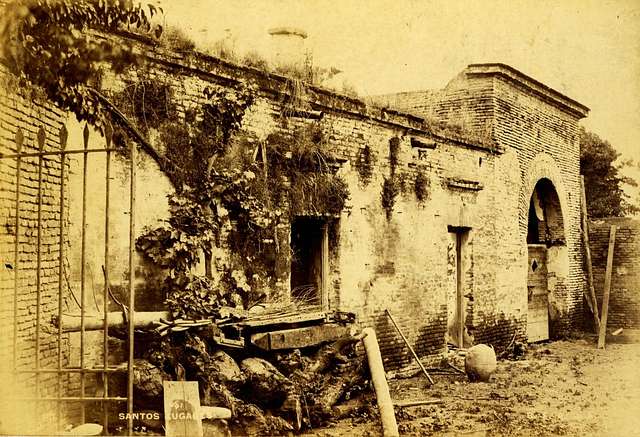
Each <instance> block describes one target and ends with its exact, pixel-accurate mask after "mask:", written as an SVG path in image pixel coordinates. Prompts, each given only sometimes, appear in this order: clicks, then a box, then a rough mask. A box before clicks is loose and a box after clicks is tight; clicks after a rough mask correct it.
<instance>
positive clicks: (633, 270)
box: [585, 218, 640, 330]
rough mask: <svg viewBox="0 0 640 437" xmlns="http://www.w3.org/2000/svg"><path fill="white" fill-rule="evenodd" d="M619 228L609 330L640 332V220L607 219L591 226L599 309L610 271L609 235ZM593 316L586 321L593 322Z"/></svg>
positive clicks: (592, 254)
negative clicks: (614, 226) (606, 277)
mask: <svg viewBox="0 0 640 437" xmlns="http://www.w3.org/2000/svg"><path fill="white" fill-rule="evenodd" d="M611 225H616V226H617V227H618V229H617V230H616V241H615V246H614V252H613V270H612V275H611V292H610V295H609V314H608V316H607V328H609V329H610V330H612V329H616V328H631V329H639V328H640V220H638V219H632V218H607V219H603V220H597V221H592V222H591V223H590V224H589V243H590V246H591V259H592V265H593V281H594V287H595V290H596V297H597V299H598V305H599V308H602V294H603V292H604V274H605V270H606V267H607V253H608V249H609V232H610V228H611ZM591 320H592V318H591V317H590V314H585V321H586V322H590V321H591ZM590 328H591V327H590Z"/></svg>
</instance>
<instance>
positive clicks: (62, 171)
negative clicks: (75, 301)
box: [56, 125, 68, 429]
mask: <svg viewBox="0 0 640 437" xmlns="http://www.w3.org/2000/svg"><path fill="white" fill-rule="evenodd" d="M67 136H68V133H67V128H66V127H65V126H64V125H62V127H61V128H60V134H59V137H60V151H61V152H62V154H61V155H60V223H59V226H58V233H59V235H58V246H59V247H58V254H59V255H60V256H59V261H58V315H59V316H60V317H62V279H63V276H64V259H65V258H64V212H65V211H64V206H65V205H64V189H65V183H64V182H65V181H64V178H65V176H66V172H65V165H66V157H67V155H66V154H65V153H64V151H65V149H66V148H67ZM57 370H58V381H57V382H58V390H57V394H58V405H60V402H62V323H58V369H57ZM56 416H57V417H56V423H57V425H58V429H62V409H61V408H60V407H58V408H57V414H56Z"/></svg>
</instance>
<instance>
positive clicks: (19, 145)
mask: <svg viewBox="0 0 640 437" xmlns="http://www.w3.org/2000/svg"><path fill="white" fill-rule="evenodd" d="M15 141H16V153H17V155H18V157H17V158H16V223H15V232H16V239H15V247H14V253H13V255H14V259H13V271H14V281H13V369H14V370H17V368H18V280H19V274H18V271H19V263H20V254H19V250H20V176H21V174H20V173H21V170H22V160H21V159H20V153H21V152H22V142H23V141H24V135H22V130H20V129H18V131H17V132H16V139H15Z"/></svg>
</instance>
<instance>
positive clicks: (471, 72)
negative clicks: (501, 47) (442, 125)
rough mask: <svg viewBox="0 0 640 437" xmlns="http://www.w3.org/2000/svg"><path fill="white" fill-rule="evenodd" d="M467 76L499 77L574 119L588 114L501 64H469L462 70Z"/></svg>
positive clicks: (558, 93)
mask: <svg viewBox="0 0 640 437" xmlns="http://www.w3.org/2000/svg"><path fill="white" fill-rule="evenodd" d="M464 73H465V74H466V75H467V76H500V77H502V78H504V79H506V80H508V81H510V82H513V83H515V84H517V85H519V86H521V87H523V88H525V89H527V90H528V91H530V92H532V93H534V94H536V95H537V96H538V97H541V98H542V99H543V100H545V101H547V102H549V103H552V104H555V105H556V106H559V107H561V108H562V109H564V110H566V111H568V112H570V113H571V114H572V115H574V116H575V117H576V118H578V119H580V118H584V117H586V116H587V115H588V114H589V111H590V109H589V108H588V107H587V106H585V105H583V104H582V103H580V102H578V101H576V100H574V99H572V98H571V97H568V96H566V95H564V94H562V93H561V92H559V91H556V90H554V89H553V88H551V87H549V86H547V85H545V84H543V83H542V82H540V81H537V80H536V79H534V78H532V77H530V76H527V75H526V74H524V73H522V72H521V71H519V70H517V69H515V68H513V67H511V66H509V65H507V64H502V63H481V64H469V65H468V66H467V68H466V69H465V70H464Z"/></svg>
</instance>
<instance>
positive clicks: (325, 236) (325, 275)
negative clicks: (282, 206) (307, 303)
mask: <svg viewBox="0 0 640 437" xmlns="http://www.w3.org/2000/svg"><path fill="white" fill-rule="evenodd" d="M320 256H321V257H322V269H321V270H322V273H321V274H322V278H321V280H320V283H321V287H320V293H321V295H320V298H321V300H322V310H323V311H328V310H329V224H328V223H327V222H326V221H325V222H324V223H323V224H322V250H321V251H320Z"/></svg>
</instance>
